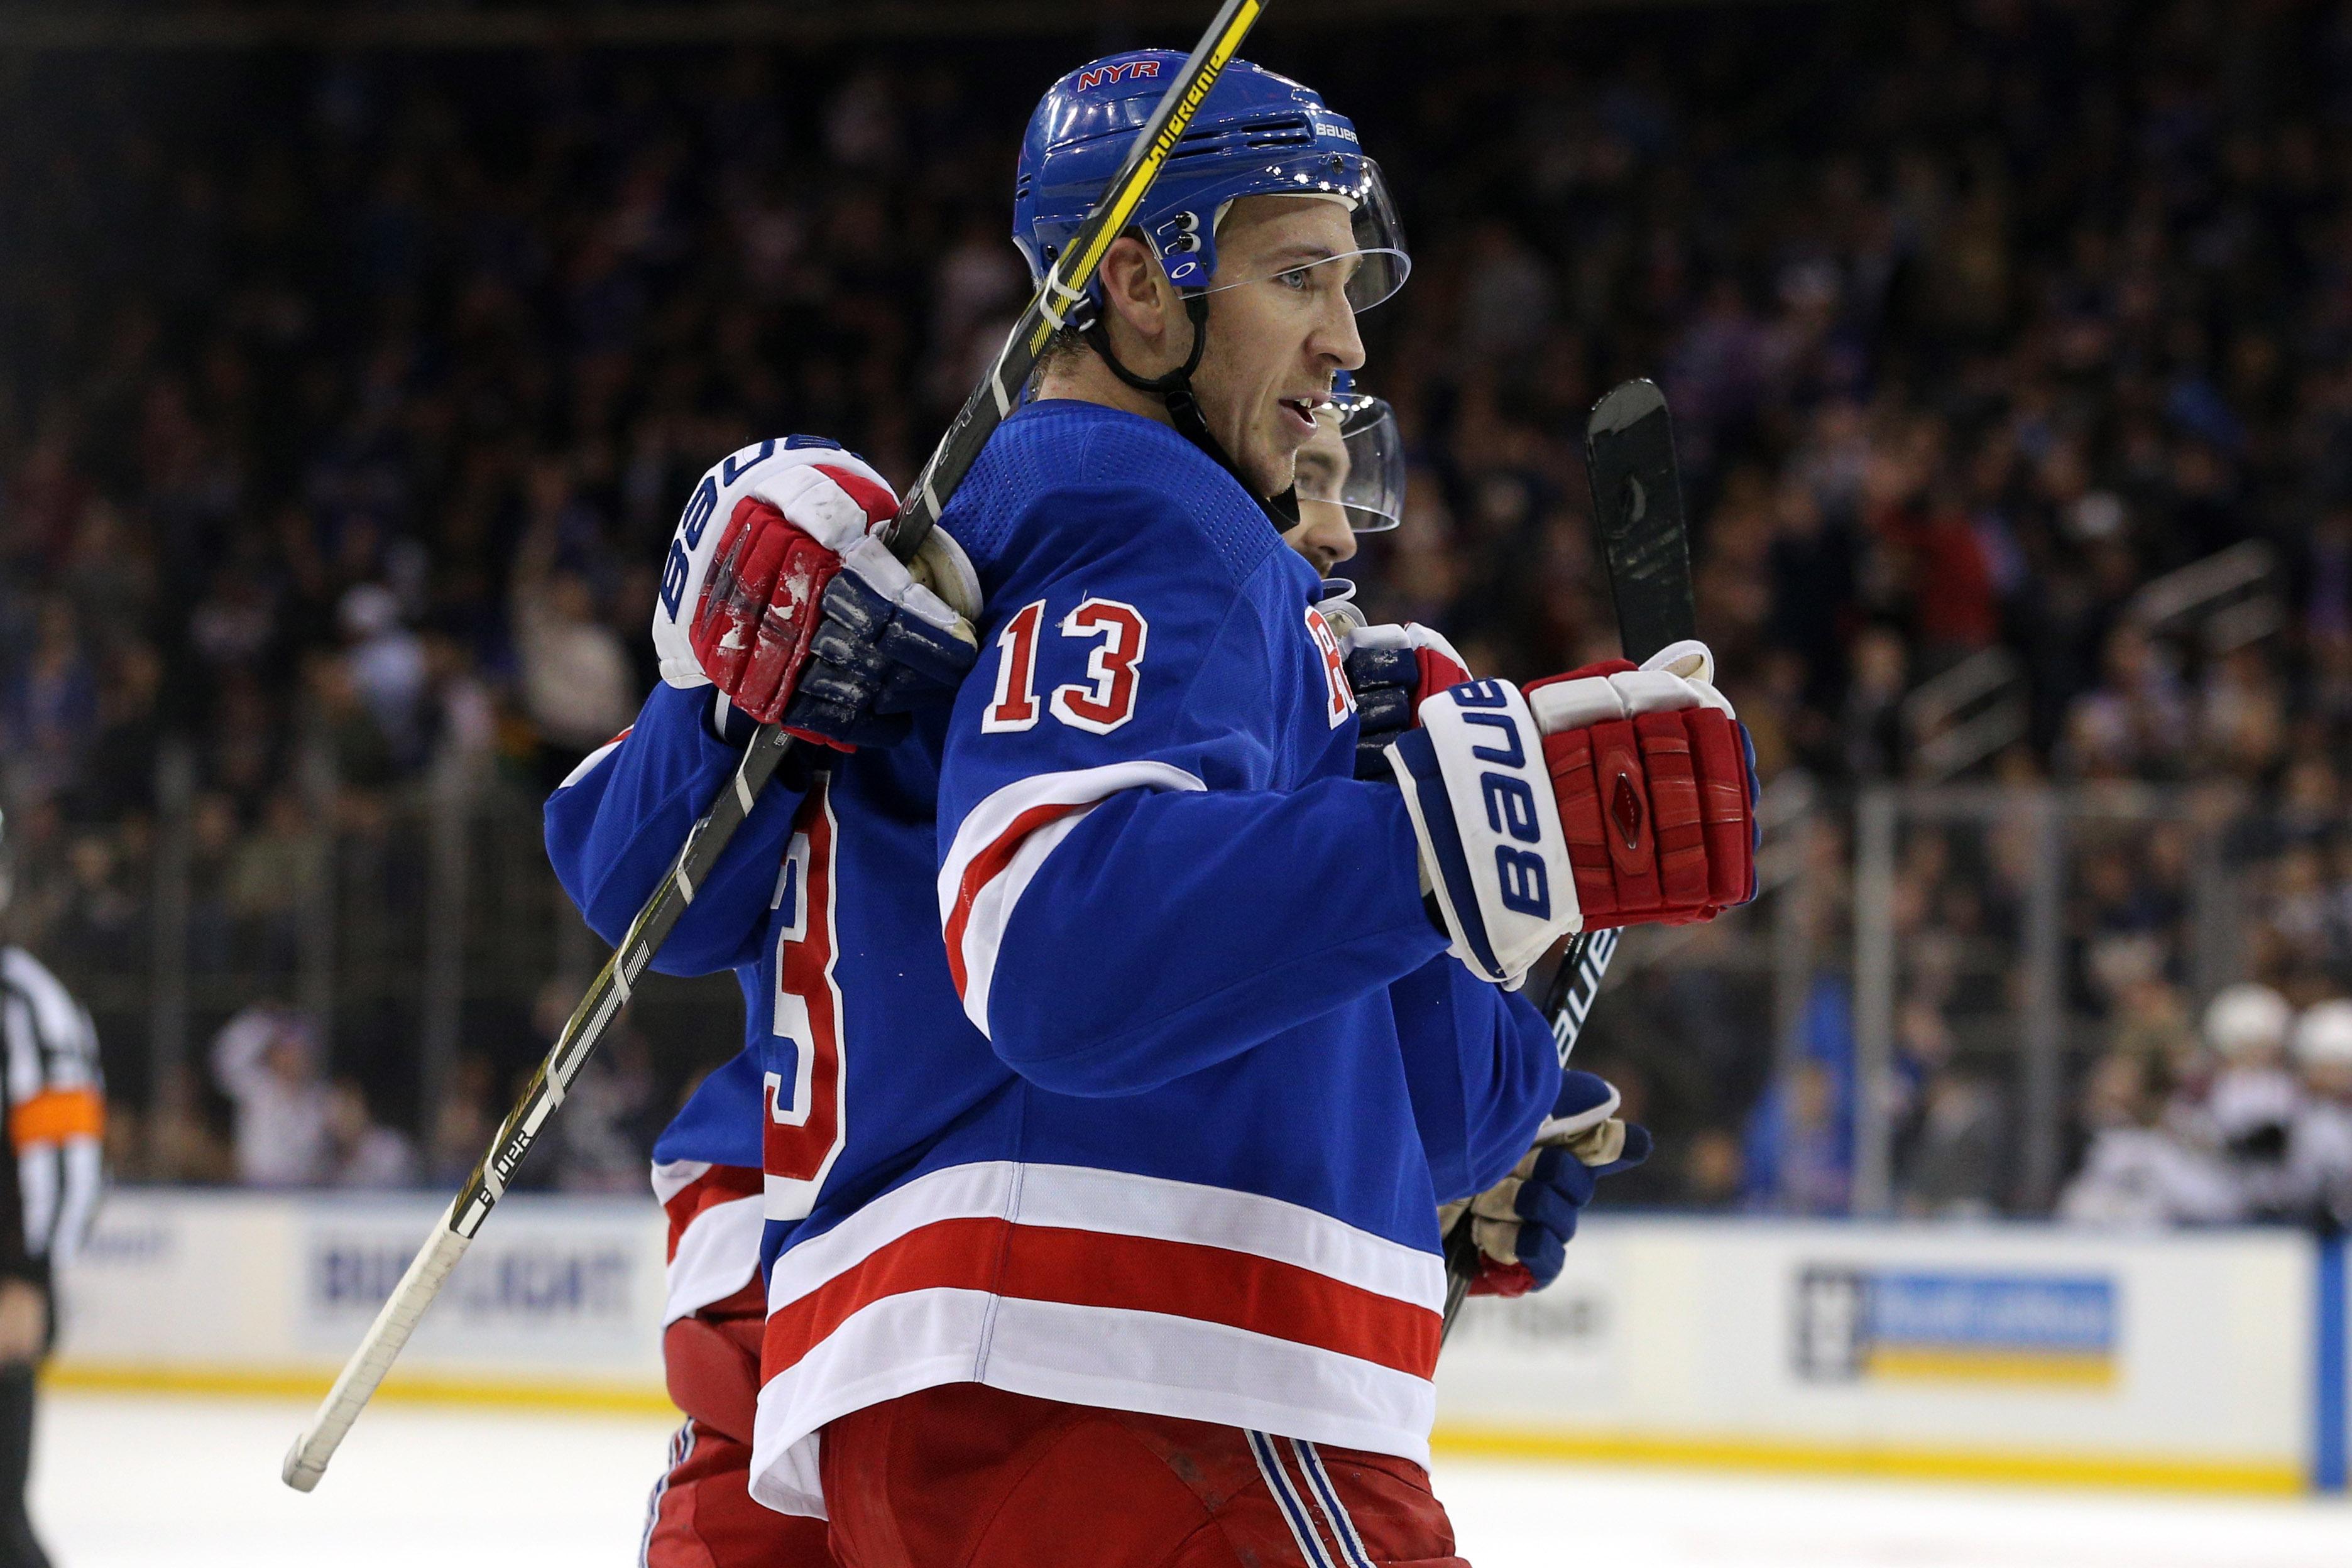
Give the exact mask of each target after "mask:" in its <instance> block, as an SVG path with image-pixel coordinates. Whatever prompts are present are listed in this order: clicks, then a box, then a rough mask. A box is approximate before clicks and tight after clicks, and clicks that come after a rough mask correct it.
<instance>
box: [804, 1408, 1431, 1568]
mask: <svg viewBox="0 0 2352 1568" xmlns="http://www.w3.org/2000/svg"><path fill="white" fill-rule="evenodd" d="M820 1471H821V1474H822V1476H823V1478H824V1500H825V1507H826V1509H827V1510H828V1511H830V1512H831V1513H832V1515H833V1538H832V1549H833V1552H834V1555H835V1560H836V1561H837V1562H838V1563H840V1564H841V1565H842V1568H1275V1565H1276V1564H1281V1565H1285V1568H1302V1565H1303V1568H1373V1565H1374V1564H1382V1565H1388V1564H1397V1565H1404V1564H1412V1565H1414V1568H1467V1564H1466V1563H1464V1561H1463V1560H1462V1559H1461V1558H1459V1557H1457V1556H1455V1555H1454V1527H1453V1525H1452V1524H1451V1522H1449V1521H1447V1519H1446V1517H1445V1510H1444V1508H1443V1507H1442V1506H1440V1504H1439V1503H1438V1500H1437V1498H1436V1496H1435V1495H1434V1494H1433V1493H1432V1492H1431V1490H1430V1489H1429V1475H1428V1472H1427V1471H1425V1470H1423V1469H1422V1468H1421V1467H1420V1466H1419V1465H1416V1464H1413V1463H1412V1462H1411V1461H1409V1460H1406V1459H1400V1458H1391V1457H1390V1456H1388V1455H1384V1454H1367V1453H1359V1452H1357V1451H1355V1450H1353V1449H1346V1448H1322V1447H1319V1446H1318V1445H1316V1444H1313V1443H1304V1442H1298V1441H1295V1440H1293V1439H1291V1438H1288V1437H1268V1436H1266V1435H1265V1434H1264V1433H1259V1432H1244V1431H1243V1430H1241V1429H1240V1428H1238V1427H1218V1426H1212V1425H1210V1424H1209V1423H1207V1422H1202V1421H1182V1420H1177V1419H1175V1418H1173V1417H1171V1416H1141V1415H1137V1414H1134V1413H1132V1412H1129V1411H1124V1410H1107V1409H1097V1408H1094V1407H1092V1406H1079V1405H1062V1404H1056V1403H1055V1402H1053V1401H1051V1400H1045V1399H1032V1398H1029V1397H1027V1396H1023V1395H1019V1394H1006V1393H1003V1392H1001V1391H999V1390H997V1389H993V1388H987V1387H983V1386H982V1385H979V1384H976V1383H952V1384H948V1385H945V1386H942V1387H939V1388H930V1389H925V1390H923V1391H921V1392H920V1393H916V1394H909V1395H907V1396H903V1397H901V1398H898V1399H893V1400H889V1401H887V1402H886V1403H884V1404H880V1405H875V1406H868V1407H867V1408H866V1409H863V1410H858V1411H855V1412H853V1413H851V1414H850V1415H847V1416H842V1417H840V1418H839V1419H838V1420H835V1421H834V1422H832V1423H830V1424H828V1425H827V1426H826V1427H825V1428H824V1436H823V1439H822V1444H821V1457H820Z"/></svg>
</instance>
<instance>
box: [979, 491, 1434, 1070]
mask: <svg viewBox="0 0 2352 1568" xmlns="http://www.w3.org/2000/svg"><path fill="white" fill-rule="evenodd" d="M1050 506H1051V508H1052V510H1053V512H1054V514H1055V518H1056V519H1058V520H1057V521H1054V522H1049V523H1046V524H1045V525H1043V526H1042V527H1041V528H1040V530H1039V535H1038V537H1034V538H1027V539H1024V540H1021V541H1019V542H1021V543H1023V544H1024V545H1026V546H1027V547H1028V549H1027V550H1026V552H1025V553H1026V557H1027V558H1031V559H1039V560H1043V561H1047V562H1052V563H1054V564H1053V565H1052V566H1050V567H1048V568H1046V569H1045V570H1024V568H1023V567H1022V566H1021V565H1020V564H1019V563H1018V562H1016V563H1015V564H1014V565H1013V567H1012V568H1011V569H1010V570H1007V571H1006V573H1005V574H1004V580H1003V585H1002V586H1001V587H999V588H998V589H997V590H996V591H995V592H994V598H993V602H992V607H991V616H990V623H989V624H988V625H987V627H985V628H984V630H983V634H982V647H983V650H984V651H983V653H982V658H981V661H980V663H979V664H978V665H977V666H976V667H975V669H974V671H973V673H972V674H971V676H969V677H967V679H966V681H965V684H964V687H963V690H962V692H961V694H960V695H959V697H958V700H957V704H956V708H955V713H954V716H953V718H952V720H951V723H950V728H949V734H948V740H947V747H946V754H945V758H944V763H943V768H942V772H941V779H940V874H939V887H938V893H939V901H940V917H941V924H942V927H943V932H944V936H945V939H946V942H947V947H948V963H949V968H950V973H951V975H952V977H953V978H954V980H955V984H956V987H957V989H958V991H959V992H960V994H961V997H962V999H963V1005H964V1010H965V1012H966V1014H967V1015H968V1016H969V1017H970V1018H971V1020H972V1022H973V1023H974V1024H975V1025H977V1026H978V1027H979V1028H980V1029H981V1030H982V1031H983V1032H984V1033H986V1034H987V1035H988V1036H989V1037H990V1039H991V1040H992V1043H993V1045H994V1047H995V1050H996V1051H997V1053H998V1055H999V1056H1000V1057H1001V1058H1002V1059H1003V1061H1005V1062H1006V1063H1007V1064H1008V1065H1009V1066H1011V1067H1013V1069H1014V1070H1015V1071H1019V1072H1021V1073H1023V1074H1024V1076H1026V1077H1028V1078H1029V1079H1031V1080H1032V1081H1033V1082H1037V1083H1039V1084H1041V1085H1043V1086H1045V1087H1047V1088H1051V1089H1055V1090H1057V1091H1059V1092H1066V1093H1077V1094H1125V1093H1133V1092H1140V1091H1143V1090H1146V1089H1150V1088H1152V1087H1155V1086H1156V1085H1158V1084H1160V1083H1163V1082H1168V1081H1170V1080H1171V1079H1174V1078H1176V1077H1180V1076H1181V1075H1183V1074H1186V1073H1189V1072H1192V1071H1199V1070H1201V1069H1202V1068H1205V1067H1208V1066H1210V1065H1213V1064H1214V1063H1216V1062H1218V1061H1223V1060H1225V1059H1227V1058H1229V1057H1231V1056H1233V1055H1234V1054H1236V1053H1238V1052H1240V1051H1244V1050H1247V1049H1248V1048H1249V1047H1250V1046H1252V1045H1254V1044H1255V1043H1257V1042H1258V1041H1260V1040H1265V1039H1267V1038H1268V1037H1270V1036H1272V1035H1274V1034H1276V1032H1278V1031H1280V1030H1285V1029H1286V1028H1289V1027H1291V1026H1292V1025H1295V1024H1297V1023H1300V1022H1304V1021H1305V1020H1306V1019H1309V1018H1312V1017H1315V1016H1317V1015H1318V1014H1320V1013H1322V1012H1325V1011H1328V1010H1329V1009H1332V1008H1334V1007H1336V1006H1339V1005H1340V1004H1341V1003H1342V1002H1344V1001H1347V1000H1349V999H1351V998H1358V997H1361V996H1363V995H1366V994H1368V993H1370V992H1371V991H1374V990H1376V989H1378V988H1382V987H1385V986H1387V985H1388V984H1389V983H1390V982H1391V981H1392V980H1394V979H1396V978H1398V977H1401V976H1402V975H1405V974H1408V973H1410V972H1411V971H1412V970H1413V969H1415V968H1417V967H1420V966H1421V965H1422V964H1423V963H1424V962H1426V961H1427V960H1429V959H1430V958H1432V957H1434V956H1437V955H1438V954H1439V953H1441V952H1442V951H1443V949H1444V936H1442V935H1441V934H1440V933H1439V932H1438V931H1437V930H1436V928H1435V927H1434V926H1433V925H1432V923H1431V922H1430V920H1429V918H1428V916H1427V915H1426V914H1425V913H1424V911H1423V905H1422V899H1421V890H1420V882H1419V873H1418V869H1417V868H1418V859H1417V856H1416V853H1415V851H1414V849H1413V847H1412V846H1413V839H1412V828H1411V825H1410V822H1409V821H1408V819H1407V817H1406V813H1405V810H1404V805H1403V801H1402V798H1401V797H1400V796H1399V794H1398V793H1397V791H1396V790H1394V789H1384V788H1382V787H1380V786H1377V785H1371V784H1362V783H1359V782H1357V781H1356V780H1355V779H1352V778H1324V779H1315V780H1313V781H1311V782H1307V783H1306V784H1305V785H1304V787H1300V785H1299V782H1298V780H1297V779H1294V778H1293V777H1292V774H1293V773H1294V772H1296V771H1297V770H1298V768H1299V764H1298V758H1299V757H1300V756H1301V755H1303V754H1304V753H1305V750H1306V749H1307V748H1306V747H1304V746H1303V744H1302V743H1301V742H1300V741H1299V740H1298V738H1297V736H1296V734H1295V732H1292V731H1289V730H1286V726H1292V725H1297V724H1301V723H1304V724H1309V725H1311V726H1312V727H1313V730H1312V734H1313V735H1315V736H1318V737H1323V736H1330V735H1336V734H1338V733H1339V732H1338V729H1337V720H1338V718H1339V717H1343V716H1344V712H1340V713H1339V714H1336V715H1335V716H1334V717H1333V718H1332V719H1331V720H1330V721H1328V722H1327V718H1326V716H1325V714H1324V712H1323V702H1324V686H1323V676H1322V674H1321V664H1320V663H1319V660H1318V654H1317V653H1316V652H1315V649H1314V644H1313V642H1312V640H1311V636H1310V632H1309V630H1308V626H1307V612H1306V606H1305V605H1304V604H1303V603H1300V604H1296V605H1290V606H1289V607H1288V608H1287V609H1285V608H1283V604H1284V600H1283V595H1285V594H1287V595H1289V596H1290V597H1291V598H1296V597H1297V590H1296V585H1295V584H1292V583H1291V582H1290V581H1289V578H1288V574H1286V573H1284V572H1283V571H1282V570H1281V569H1280V565H1279V563H1278V562H1276V560H1275V559H1273V558H1272V557H1271V556H1266V557H1265V558H1264V559H1262V560H1261V562H1260V564H1259V565H1258V566H1257V568H1256V569H1255V571H1251V570H1233V569H1232V567H1231V564H1230V562H1229V561H1227V560H1223V559H1221V558H1220V557H1219V556H1218V555H1217V554H1216V553H1215V551H1214V550H1213V549H1209V548H1207V547H1206V546H1204V545H1203V543H1202V540H1201V539H1200V538H1199V536H1198V535H1197V534H1196V533H1194V532H1192V530H1191V529H1190V528H1188V526H1187V522H1186V519H1184V518H1183V517H1174V516H1171V513H1170V510H1169V507H1168V504H1167V503H1166V501H1165V500H1164V499H1162V498H1161V497H1157V496H1155V495H1152V494H1150V493H1149V492H1146V491H1143V490H1141V489H1128V488H1123V487H1120V486H1101V487H1097V488H1095V489H1091V490H1078V491H1073V490H1064V491H1061V492H1057V493H1056V494H1055V495H1054V496H1053V497H1050ZM1269 540H1270V536H1269ZM1279 548H1280V547H1279V546H1275V547H1274V549H1276V550H1277V551H1278V550H1279ZM1265 574H1271V575H1265ZM1289 622H1296V625H1295V626H1293V625H1291V624H1289ZM1340 738H1341V739H1344V738H1345V737H1344V736H1341V737H1340Z"/></svg>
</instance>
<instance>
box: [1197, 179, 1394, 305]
mask: <svg viewBox="0 0 2352 1568" xmlns="http://www.w3.org/2000/svg"><path fill="white" fill-rule="evenodd" d="M1355 162H1356V163H1357V165H1358V171H1357V172H1356V173H1355V174H1354V175H1353V176H1352V177H1349V176H1346V175H1344V173H1343V172H1342V171H1339V170H1337V169H1334V168H1332V167H1330V165H1329V162H1328V159H1327V158H1326V157H1324V156H1323V155H1319V154H1318V156H1316V157H1312V158H1302V159H1298V160H1297V161H1295V162H1294V163H1277V164H1275V165H1272V166H1271V167H1269V168H1268V169H1267V171H1266V172H1267V174H1268V175H1270V176H1275V177H1277V178H1278V180H1279V182H1280V184H1281V185H1283V186H1289V187H1295V189H1294V190H1289V191H1285V190H1281V189H1278V188H1277V189H1275V190H1268V189H1266V188H1265V186H1264V185H1260V186H1259V187H1258V188H1257V189H1256V190H1255V191H1254V192H1253V193H1252V194H1255V195H1261V196H1268V197H1278V196H1281V195H1287V194H1295V195H1297V196H1298V197H1303V198H1307V199H1312V200H1320V201H1325V202H1329V203H1332V204H1336V205H1338V206H1339V207H1340V208H1342V209H1344V210H1345V211H1346V213H1347V214H1348V227H1349V237H1348V240H1347V241H1346V242H1345V243H1341V242H1339V236H1338V235H1337V233H1336V228H1337V225H1331V228H1332V230H1333V232H1331V233H1329V234H1327V235H1322V236H1319V237H1316V238H1313V239H1309V240H1307V242H1306V243H1303V244H1301V245H1299V246H1294V247H1292V248H1291V249H1289V250H1287V251H1277V252H1276V254H1275V255H1274V256H1270V257H1268V258H1267V259H1266V260H1265V262H1263V263H1252V264H1250V265H1247V266H1244V267H1235V266H1234V265H1233V258H1232V257H1231V256H1230V255H1229V254H1228V253H1227V252H1226V250H1225V248H1224V246H1223V245H1222V244H1220V246H1219V247H1218V256H1217V272H1216V281H1215V282H1214V283H1213V284H1212V285H1211V286H1210V287H1209V288H1208V289H1207V290H1206V292H1208V293H1211V294H1222V293H1223V292H1224V291H1225V290H1227V289H1229V288H1241V287H1245V286H1247V285H1249V284H1253V283H1265V282H1276V283H1279V284H1281V285H1283V286H1284V287H1289V288H1294V289H1298V290H1301V291H1318V290H1328V289H1333V288H1338V289H1341V290H1343V291H1344V292H1345V293H1346V295H1347V298H1348V306H1349V309H1351V310H1354V311H1357V312H1359V313H1361V312H1363V311H1366V310H1370V308H1372V307H1373V306H1375V305H1378V304H1379V303H1381V301H1382V300H1383V299H1386V298H1388V297H1389V296H1390V295H1391V294H1394V293H1395V292H1396V291H1397V290H1398V289H1400V288H1402V287H1404V280H1405V277H1406V275H1407V274H1408V273H1410V272H1412V256H1410V255H1408V254H1407V253H1406V251H1405V246H1404V225H1402V224H1401V223H1399V222H1398V221H1397V215H1396V206H1395V204H1393V203H1392V202H1391V201H1390V199H1389V187H1388V182H1387V181H1385V180H1384V179H1382V178H1381V166H1380V165H1379V164H1377V163H1375V162H1372V161H1371V160H1370V158H1361V159H1357V160H1355ZM1231 206H1232V203H1230V202H1228V203H1225V204H1223V205H1221V206H1220V207H1219V208H1218V210H1217V219H1216V223H1217V227H1218V228H1219V230H1220V233H1221V234H1222V231H1223V223H1224V219H1225V215H1226V212H1227V210H1228V209H1229V208H1230V207H1231Z"/></svg>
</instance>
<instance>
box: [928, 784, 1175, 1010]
mask: <svg viewBox="0 0 2352 1568" xmlns="http://www.w3.org/2000/svg"><path fill="white" fill-rule="evenodd" d="M1207 788H1208V786H1207V785H1206V784H1204V783H1202V781H1201V780H1200V779H1199V778H1198V777H1196V776H1195V775H1193V774H1191V773H1187V772H1186V771H1185V770H1184V769H1182V768H1178V767H1176V766H1175V765H1174V764H1172V763H1167V762H1150V761H1137V762H1115V763H1110V764H1108V765H1106V766H1104V767H1101V768H1076V769H1074V770H1071V771H1068V772H1064V773H1040V774H1037V775H1035V776H1034V777H1032V778H1027V779H1020V780H1017V781H1016V782H1014V783H1011V784H1007V785H1006V786H1004V788H1003V789H999V790H997V791H996V792H995V793H993V794H992V795H990V796H989V797H988V798H987V799H986V800H982V801H981V803H980V804H979V805H977V806H974V807H973V808H972V809H971V811H970V812H969V813H967V814H966V816H965V817H964V820H963V821H962V822H961V824H960V825H959V826H958V827H957V829H956V834H955V839H954V841H953V842H951V843H950V845H949V846H948V853H947V860H946V862H945V863H944V864H942V865H941V866H940V875H939V898H940V928H941V930H942V931H943V932H944V933H945V936H946V938H947V942H948V946H949V949H950V951H949V955H948V958H949V968H950V972H951V973H952V974H953V975H954V977H955V979H956V985H957V989H958V991H959V992H960V993H961V995H962V998H963V1010H964V1016H965V1017H967V1018H969V1019H971V1022H972V1027H973V1028H975V1029H977V1030H980V1032H981V1033H982V1034H987V1033H988V1032H989V1029H988V997H989V989H990V983H991V981H992V979H993V978H994V977H995V974H996V955H997V951H998V949H999V947H1000V946H1002V945H1003V940H1004V928H1005V927H1006V925H1009V924H1011V922H1012V919H1013V908H1014V906H1015V905H1017V904H1019V903H1020V902H1021V894H1023V893H1024V891H1025V890H1026V889H1027V888H1028V886H1029V883H1030V882H1031V880H1032V879H1034V877H1035V876H1036V874H1037V873H1038V871H1039V869H1040V868H1042V867H1043V866H1044V865H1045V857H1046V856H1048V855H1050V854H1052V853H1053V852H1054V850H1055V846H1056V845H1058V844H1060V843H1061V841H1063V840H1064V839H1066V838H1067V837H1068V836H1069V835H1070V832H1071V831H1072V830H1073V829H1075V828H1076V826H1077V825H1078V823H1079V821H1081V820H1083V819H1084V817H1085V816H1086V813H1087V811H1088V810H1092V809H1093V808H1095V807H1096V806H1097V805H1100V804H1101V803H1102V802H1103V801H1104V800H1108V799H1109V798H1110V797H1111V796H1113V795H1117V794H1120V793H1123V792H1124V791H1126V790H1129V789H1207ZM1057 809H1058V810H1057ZM1041 811H1043V812H1050V813H1054V814H1053V815H1051V816H1050V817H1049V818H1048V819H1047V820H1045V821H1037V820H1036V819H1035V817H1034V816H1033V813H1037V812H1041ZM1024 818H1030V819H1031V820H1030V821H1029V822H1027V823H1026V824H1024V821H1023V819H1024ZM1016 845H1017V846H1018V847H1017V848H1016V847H1015V846H1016Z"/></svg>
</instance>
